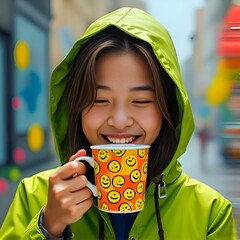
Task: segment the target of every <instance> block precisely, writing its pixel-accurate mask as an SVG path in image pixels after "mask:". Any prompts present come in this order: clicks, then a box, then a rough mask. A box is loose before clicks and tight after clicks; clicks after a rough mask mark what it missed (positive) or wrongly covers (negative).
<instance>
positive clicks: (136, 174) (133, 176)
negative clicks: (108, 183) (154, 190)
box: [130, 169, 141, 183]
mask: <svg viewBox="0 0 240 240" xmlns="http://www.w3.org/2000/svg"><path fill="white" fill-rule="evenodd" d="M140 179H141V172H140V171H139V170H138V169H135V170H133V171H132V172H131V173H130V180H131V181H132V182H133V183H137V182H139V181H140Z"/></svg>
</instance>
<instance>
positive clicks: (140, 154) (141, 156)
mask: <svg viewBox="0 0 240 240" xmlns="http://www.w3.org/2000/svg"><path fill="white" fill-rule="evenodd" d="M145 154H146V150H145V149H138V156H139V157H140V158H144V157H145Z"/></svg>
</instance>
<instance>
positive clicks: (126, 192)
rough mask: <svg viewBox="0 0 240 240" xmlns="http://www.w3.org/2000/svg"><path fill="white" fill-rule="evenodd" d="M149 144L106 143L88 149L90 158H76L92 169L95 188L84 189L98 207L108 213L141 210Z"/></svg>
mask: <svg viewBox="0 0 240 240" xmlns="http://www.w3.org/2000/svg"><path fill="white" fill-rule="evenodd" d="M149 148H150V146H149V145H138V144H106V145H94V146H91V149H92V157H89V156H82V157H78V158H77V159H76V161H83V160H85V161H87V162H88V163H89V164H90V165H91V166H92V167H93V168H94V175H95V183H96V185H94V184H92V183H90V182H88V183H87V186H88V187H89V188H90V189H91V191H92V192H93V195H94V196H95V197H97V202H98V208H99V209H100V210H102V211H105V212H110V213H129V212H138V211H141V210H142V209H143V208H144V194H145V189H146V182H147V165H148V152H149Z"/></svg>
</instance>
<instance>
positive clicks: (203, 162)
mask: <svg viewBox="0 0 240 240" xmlns="http://www.w3.org/2000/svg"><path fill="white" fill-rule="evenodd" d="M123 6H130V7H138V8H141V9H143V10H145V11H147V12H149V13H150V14H151V15H153V16H154V17H155V18H156V19H158V20H159V22H161V23H162V24H163V25H164V26H165V27H166V28H167V29H168V30H169V32H170V34H171V36H172V39H173V42H174V44H175V46H176V52H177V55H178V58H179V62H180V66H181V69H182V75H183V80H184V83H185V86H186V89H187V92H188V94H189V98H190V101H191V105H192V108H193V114H194V118H195V124H196V130H195V133H194V135H193V137H192V139H191V142H190V144H189V146H188V148H187V151H186V153H185V154H184V155H183V156H182V157H181V159H180V161H181V163H182V166H183V171H184V172H186V173H188V174H189V175H190V176H191V177H193V178H196V179H198V180H200V181H202V182H204V183H206V184H208V185H209V186H211V187H213V188H214V189H216V190H217V191H219V192H220V193H221V194H223V195H224V196H225V197H226V198H227V199H229V200H230V201H231V202H232V204H233V207H234V216H235V219H236V224H237V228H238V232H239V233H240V0H195V1H192V0H181V1H179V0H168V1H164V0H128V1H127V0H101V1H99V0H41V1H38V0H0V206H1V207H0V226H1V224H2V222H3V220H4V218H5V214H6V212H7V210H8V208H9V206H10V203H11V201H12V198H13V196H14V193H15V191H16V188H17V185H18V183H19V181H20V180H21V179H22V178H24V177H28V176H31V175H33V174H35V173H37V172H39V171H42V170H45V169H49V168H53V167H56V166H58V165H59V162H58V159H57V157H56V155H55V152H54V144H53V140H52V136H51V129H50V123H49V120H48V108H47V107H48V91H49V79H50V75H51V72H52V71H53V69H54V68H55V66H56V65H57V64H59V63H60V61H61V60H62V59H63V58H64V56H65V55H66V54H67V52H68V51H69V50H70V48H71V46H72V45H73V43H74V42H75V41H76V40H77V39H78V38H79V37H80V36H81V35H82V33H83V32H84V31H85V30H86V28H87V27H88V26H89V24H90V23H92V22H93V21H94V20H95V19H97V18H98V17H100V16H102V15H103V14H105V13H107V12H110V11H112V10H114V9H117V8H119V7H123Z"/></svg>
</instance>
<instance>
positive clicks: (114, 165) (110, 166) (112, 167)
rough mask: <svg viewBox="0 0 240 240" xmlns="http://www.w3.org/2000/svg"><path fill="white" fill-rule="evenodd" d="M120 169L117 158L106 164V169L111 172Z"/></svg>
mask: <svg viewBox="0 0 240 240" xmlns="http://www.w3.org/2000/svg"><path fill="white" fill-rule="evenodd" d="M120 169H121V165H120V163H119V162H118V161H117V160H113V161H111V162H110V163H109V164H108V170H109V171H110V172H113V173H117V172H119V171H120Z"/></svg>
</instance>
